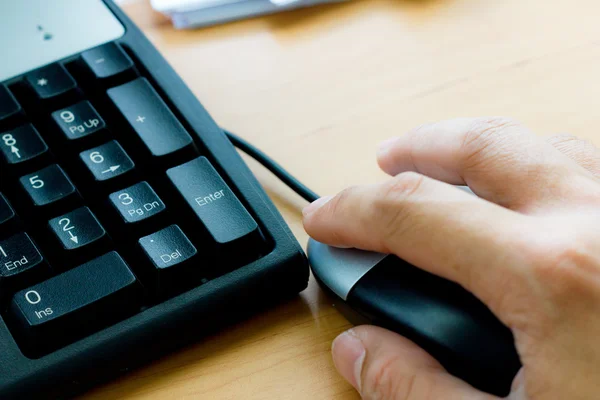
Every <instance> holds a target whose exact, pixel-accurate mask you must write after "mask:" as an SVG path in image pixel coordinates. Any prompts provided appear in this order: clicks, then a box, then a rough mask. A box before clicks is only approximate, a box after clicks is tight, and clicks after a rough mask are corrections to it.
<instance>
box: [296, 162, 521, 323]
mask: <svg viewBox="0 0 600 400" xmlns="http://www.w3.org/2000/svg"><path fill="white" fill-rule="evenodd" d="M526 218H531V217H527V216H524V215H521V214H518V213H516V212H514V211H511V210H508V209H505V208H502V207H500V206H498V205H495V204H493V203H490V202H488V201H486V200H483V199H480V198H477V197H475V196H472V195H470V194H468V193H465V192H464V191H462V190H460V189H457V188H455V187H453V186H451V185H448V184H445V183H442V182H439V181H435V180H433V179H431V178H427V177H425V176H422V175H419V174H416V173H403V174H400V175H398V176H397V177H395V178H393V179H391V180H390V181H389V182H386V183H383V184H377V185H369V186H361V187H355V188H351V189H347V190H345V191H343V192H342V193H340V194H338V195H337V196H335V197H333V198H332V199H330V200H329V201H327V202H325V203H323V200H322V201H321V202H319V203H317V204H316V205H315V204H314V203H313V205H312V206H309V207H308V208H307V209H305V215H304V226H305V229H306V231H307V232H308V234H309V235H310V236H312V237H313V238H314V239H316V240H317V241H320V242H323V243H326V244H330V245H336V246H347V247H348V246H349V247H356V248H360V249H363V250H371V251H377V252H381V253H392V254H395V255H397V256H398V257H400V258H402V259H404V260H406V261H407V262H409V263H411V264H413V265H415V266H417V267H419V268H422V269H424V270H426V271H429V272H431V273H433V274H436V275H439V276H442V277H444V278H446V279H449V280H452V281H454V282H457V283H459V284H460V285H462V286H463V287H465V288H466V289H467V290H469V291H471V292H473V293H474V294H475V295H476V296H477V297H478V298H479V299H481V300H482V301H483V302H484V303H486V304H487V305H488V306H489V307H490V308H491V309H492V311H494V312H496V314H497V315H498V316H499V317H500V318H502V314H504V315H506V313H503V310H501V307H502V305H503V298H504V297H505V295H506V293H508V292H509V291H508V290H507V286H508V285H514V283H515V282H518V281H520V280H521V277H522V276H523V274H524V270H525V269H524V268H523V265H525V263H526V260H525V258H524V257H525V254H526V252H525V251H524V249H522V247H523V245H522V244H523V243H525V242H526V241H524V240H520V238H522V237H524V235H527V230H528V228H527V226H529V224H526V223H525V219H526ZM505 323H506V321H505Z"/></svg>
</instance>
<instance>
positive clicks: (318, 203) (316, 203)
mask: <svg viewBox="0 0 600 400" xmlns="http://www.w3.org/2000/svg"><path fill="white" fill-rule="evenodd" d="M332 198H333V196H323V197H321V198H319V199H317V200H315V201H313V202H312V203H310V204H309V205H307V206H306V207H304V209H303V210H302V215H304V216H307V215H309V214H312V213H314V212H315V211H317V210H318V209H319V208H321V207H323V205H324V204H325V203H327V202H328V201H329V200H331V199H332Z"/></svg>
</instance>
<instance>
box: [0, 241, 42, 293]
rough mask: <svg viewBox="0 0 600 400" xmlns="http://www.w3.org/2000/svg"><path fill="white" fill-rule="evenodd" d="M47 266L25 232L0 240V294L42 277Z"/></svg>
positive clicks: (29, 283)
mask: <svg viewBox="0 0 600 400" xmlns="http://www.w3.org/2000/svg"><path fill="white" fill-rule="evenodd" d="M48 273H49V267H48V264H47V263H46V261H45V260H44V258H43V257H42V255H41V254H40V252H39V251H38V249H37V247H36V246H35V245H34V244H33V242H32V241H31V239H30V238H29V236H28V235H27V234H26V233H17V234H16V235H14V236H11V237H9V238H8V239H5V240H2V241H0V295H2V296H5V295H6V294H7V292H10V291H14V290H18V289H21V288H23V287H25V286H27V285H31V284H33V283H34V282H36V281H39V280H41V279H44V278H45V277H46V276H47V275H48Z"/></svg>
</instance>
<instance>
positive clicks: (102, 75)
mask: <svg viewBox="0 0 600 400" xmlns="http://www.w3.org/2000/svg"><path fill="white" fill-rule="evenodd" d="M81 59H82V60H83V64H84V65H85V66H86V69H87V70H88V71H89V73H90V75H91V76H93V77H94V78H95V79H98V80H100V81H101V82H102V83H105V82H111V83H112V82H115V79H116V78H118V77H119V76H122V75H126V74H127V73H128V72H131V71H132V70H133V61H131V58H129V56H128V55H127V54H126V53H125V52H124V51H123V50H122V49H121V47H119V45H117V44H116V43H107V44H105V45H102V46H99V47H96V48H94V49H91V50H88V51H84V52H83V53H82V54H81Z"/></svg>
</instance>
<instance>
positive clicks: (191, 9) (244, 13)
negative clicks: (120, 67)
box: [151, 0, 348, 29]
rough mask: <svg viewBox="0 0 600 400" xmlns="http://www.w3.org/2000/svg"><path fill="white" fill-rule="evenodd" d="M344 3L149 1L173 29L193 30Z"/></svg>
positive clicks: (298, 0) (327, 0)
mask: <svg viewBox="0 0 600 400" xmlns="http://www.w3.org/2000/svg"><path fill="white" fill-rule="evenodd" d="M341 1H348V0H151V3H152V7H153V8H154V9H155V10H156V11H158V12H160V13H163V14H165V15H167V16H169V17H170V18H171V20H172V21H173V25H174V26H175V28H177V29H187V28H197V27H202V26H209V25H215V24H220V23H223V22H228V21H234V20H238V19H243V18H250V17H254V16H258V15H264V14H272V13H277V12H281V11H287V10H292V9H295V8H301V7H309V6H314V5H317V4H322V3H338V2H341Z"/></svg>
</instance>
